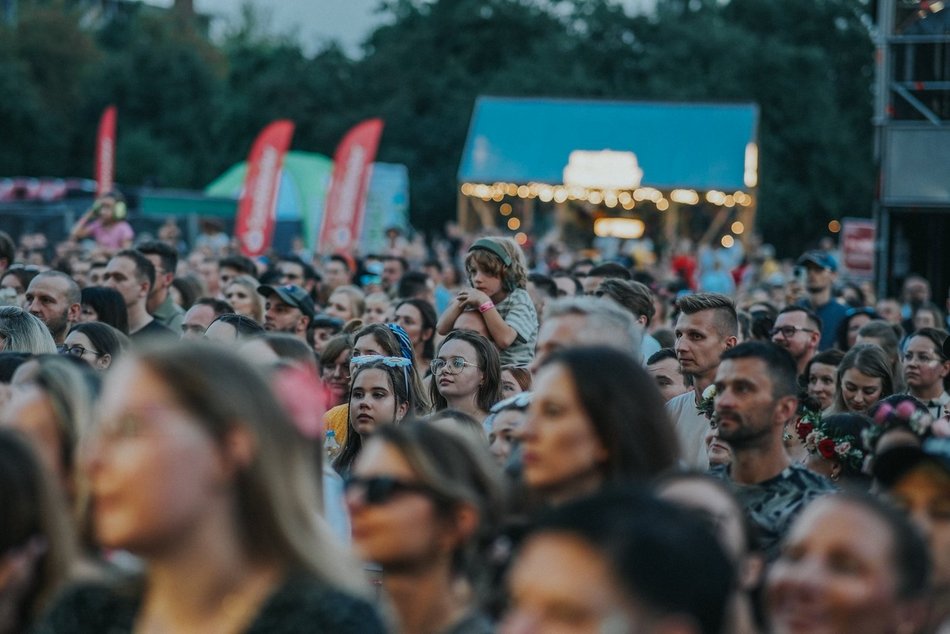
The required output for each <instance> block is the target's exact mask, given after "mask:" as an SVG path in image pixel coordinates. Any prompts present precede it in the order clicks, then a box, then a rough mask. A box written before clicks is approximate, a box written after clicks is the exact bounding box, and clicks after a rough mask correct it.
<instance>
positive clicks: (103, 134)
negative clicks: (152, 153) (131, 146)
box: [96, 106, 116, 196]
mask: <svg viewBox="0 0 950 634" xmlns="http://www.w3.org/2000/svg"><path fill="white" fill-rule="evenodd" d="M115 119H116V109H115V106H109V107H108V108H106V109H105V110H103V111H102V116H101V117H99V132H98V134H97V136H96V195H97V196H101V195H102V194H104V193H106V192H109V191H112V184H113V182H114V179H115Z"/></svg>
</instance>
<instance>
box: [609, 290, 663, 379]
mask: <svg viewBox="0 0 950 634" xmlns="http://www.w3.org/2000/svg"><path fill="white" fill-rule="evenodd" d="M595 295H597V297H606V298H607V299H612V300H613V301H615V302H617V303H618V304H620V307H621V308H625V309H626V310H629V311H630V314H632V315H633V318H634V319H635V320H636V322H637V323H638V324H639V325H640V328H642V329H643V342H642V343H641V345H640V350H641V352H642V354H643V359H642V361H643V362H644V363H646V360H647V359H649V358H650V357H651V356H653V355H654V354H656V353H657V352H659V351H660V347H661V346H660V342H659V341H657V340H656V339H654V338H653V335H651V334H649V333H648V332H647V329H648V328H649V327H650V322H651V321H652V320H653V315H654V314H656V304H655V303H654V301H653V291H651V290H650V287H648V286H647V285H646V284H644V283H642V282H636V281H634V280H622V279H619V278H607V279H605V280H604V281H603V282H601V283H600V286H598V287H597V291H596V293H595Z"/></svg>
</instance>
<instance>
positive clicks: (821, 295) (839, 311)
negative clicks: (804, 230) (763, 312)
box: [796, 251, 848, 352]
mask: <svg viewBox="0 0 950 634" xmlns="http://www.w3.org/2000/svg"><path fill="white" fill-rule="evenodd" d="M796 264H798V266H803V267H805V270H806V272H807V274H806V278H805V279H806V281H805V291H806V293H807V296H806V297H805V298H804V299H802V300H801V301H800V302H798V305H799V306H804V307H805V308H809V309H811V310H812V311H814V312H815V314H816V315H818V317H819V319H821V324H822V330H821V340H820V341H819V342H818V351H819V352H821V351H822V350H827V349H829V348H832V347H834V345H835V336H836V333H837V332H838V326H839V325H840V324H841V322H842V321H843V320H844V318H845V313H847V312H848V307H847V306H844V305H843V304H839V303H838V302H836V301H835V300H834V299H833V298H832V297H831V287H832V285H833V284H834V282H835V276H836V272H837V270H838V263H837V262H836V261H835V259H834V257H833V256H831V255H830V254H828V253H825V252H824V251H808V252H807V253H805V254H804V255H803V256H802V257H800V258H798V262H797V263H796Z"/></svg>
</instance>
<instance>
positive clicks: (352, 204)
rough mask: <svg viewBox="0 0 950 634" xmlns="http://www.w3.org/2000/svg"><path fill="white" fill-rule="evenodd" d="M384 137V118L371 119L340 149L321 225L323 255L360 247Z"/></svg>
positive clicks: (352, 132) (354, 130) (350, 134)
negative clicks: (374, 167) (369, 190)
mask: <svg viewBox="0 0 950 634" xmlns="http://www.w3.org/2000/svg"><path fill="white" fill-rule="evenodd" d="M382 134H383V121H382V119H367V120H366V121H363V122H362V123H359V124H357V125H356V126H354V127H353V128H352V129H351V130H350V131H349V132H347V133H346V136H344V137H343V140H342V141H340V145H338V146H337V148H336V153H335V154H334V156H333V177H332V178H331V180H330V188H329V189H328V190H327V204H326V206H325V208H324V210H323V222H322V223H321V225H320V237H319V239H318V243H317V250H318V252H319V253H323V254H328V253H340V252H348V251H351V250H352V249H353V247H355V246H356V242H357V240H359V238H360V232H361V231H362V229H363V215H364V212H365V209H366V190H367V188H368V187H369V177H370V172H371V168H372V165H373V160H374V159H375V158H376V150H377V148H378V147H379V137H380V136H382Z"/></svg>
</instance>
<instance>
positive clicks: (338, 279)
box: [291, 254, 353, 294]
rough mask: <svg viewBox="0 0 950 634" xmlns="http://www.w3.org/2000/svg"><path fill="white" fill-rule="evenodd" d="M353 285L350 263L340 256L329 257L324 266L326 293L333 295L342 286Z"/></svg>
mask: <svg viewBox="0 0 950 634" xmlns="http://www.w3.org/2000/svg"><path fill="white" fill-rule="evenodd" d="M291 283H293V282H291ZM352 283H353V270H352V269H351V268H350V263H349V261H348V260H347V259H346V258H345V257H343V256H342V255H339V254H334V255H331V256H329V257H328V258H327V260H326V262H325V263H324V264H323V285H324V286H325V287H326V292H327V293H328V294H329V293H332V292H333V291H335V290H336V289H337V288H339V287H340V286H346V285H348V284H352Z"/></svg>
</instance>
